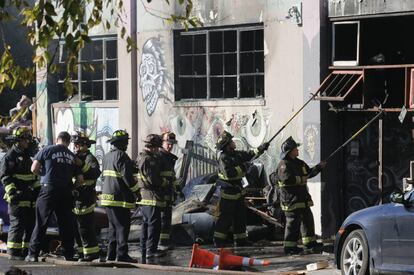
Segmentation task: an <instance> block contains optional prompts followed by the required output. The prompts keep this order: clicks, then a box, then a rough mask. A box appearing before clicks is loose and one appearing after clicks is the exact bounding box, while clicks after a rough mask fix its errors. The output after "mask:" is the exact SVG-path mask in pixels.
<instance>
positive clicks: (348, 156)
mask: <svg viewBox="0 0 414 275" xmlns="http://www.w3.org/2000/svg"><path fill="white" fill-rule="evenodd" d="M331 24H332V29H333V31H332V37H331V40H330V42H328V43H330V45H331V46H332V51H331V54H332V56H331V59H329V56H326V57H327V58H328V60H330V62H327V63H330V67H329V73H328V74H327V75H326V78H325V79H324V81H323V82H322V84H321V85H320V87H319V90H318V92H319V94H318V98H319V99H320V100H321V101H324V102H322V104H321V108H322V109H321V124H322V125H323V127H321V151H322V158H324V157H326V156H328V155H329V154H330V153H331V152H332V151H334V150H335V149H336V148H337V147H338V146H340V145H341V144H342V143H343V142H345V141H346V140H348V139H349V138H350V137H351V136H353V135H354V134H355V133H356V132H357V131H358V130H359V129H360V128H361V127H363V126H364V125H365V124H366V123H367V122H368V121H369V120H370V119H371V118H372V117H374V116H375V114H376V112H375V113H374V112H372V111H376V110H378V109H377V108H378V107H382V108H384V109H385V111H386V114H385V115H384V116H382V117H381V118H382V121H381V122H379V121H378V122H374V123H372V124H371V125H370V126H369V127H367V128H366V129H365V130H364V131H362V132H361V133H360V134H359V135H358V136H357V137H356V138H355V139H353V140H352V142H351V143H349V144H348V145H347V146H346V148H344V150H343V151H341V153H340V154H338V156H337V157H335V158H333V159H332V160H331V161H330V162H329V168H328V169H326V171H325V173H323V174H322V181H323V182H328V183H329V184H326V185H325V186H324V187H323V191H322V208H323V209H328V210H327V211H324V212H323V214H322V226H323V228H325V232H324V234H327V235H329V234H332V233H334V232H336V230H337V228H338V227H339V225H340V224H341V222H342V221H343V220H344V219H345V218H346V217H347V216H348V215H349V214H351V213H352V212H354V211H357V210H359V209H362V208H365V207H368V206H372V205H376V204H379V203H380V202H382V203H387V202H389V195H390V194H391V192H393V191H395V190H399V189H401V188H402V182H403V178H404V177H409V163H410V161H411V160H413V152H414V142H413V140H414V132H413V129H414V116H413V113H412V111H414V104H413V102H414V50H413V45H414V37H413V36H412V35H411V33H412V31H411V28H412V26H413V25H414V16H412V15H406V16H392V17H379V16H378V17H371V18H356V19H354V20H346V21H345V20H344V21H339V20H338V21H333V22H331ZM403 106H404V107H405V108H407V109H408V113H407V114H406V116H405V117H403V116H402V117H399V115H400V112H401V110H402V108H403ZM332 111H335V112H332ZM401 118H404V119H401ZM381 136H382V139H380V137H381ZM379 150H381V151H379ZM380 162H381V163H382V172H381V173H382V177H381V183H380V180H379V179H380V177H379V174H380V172H379V164H380ZM380 186H382V190H381V189H380Z"/></svg>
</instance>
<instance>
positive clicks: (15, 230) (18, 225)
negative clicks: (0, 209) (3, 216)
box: [7, 205, 35, 256]
mask: <svg viewBox="0 0 414 275" xmlns="http://www.w3.org/2000/svg"><path fill="white" fill-rule="evenodd" d="M9 217H10V227H9V233H8V236H7V252H8V254H9V255H12V256H26V254H27V250H28V248H29V242H30V236H31V235H32V231H33V227H34V223H35V210H34V208H32V207H19V206H17V205H9Z"/></svg>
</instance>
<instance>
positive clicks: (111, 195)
mask: <svg viewBox="0 0 414 275" xmlns="http://www.w3.org/2000/svg"><path fill="white" fill-rule="evenodd" d="M128 140H129V135H128V133H127V132H126V131H124V130H116V131H115V132H114V133H113V134H112V137H111V139H109V140H108V142H109V143H110V144H111V150H110V151H109V152H108V153H107V154H106V155H105V157H104V159H103V169H102V170H103V172H102V175H103V177H104V184H103V188H102V195H101V205H102V206H105V207H106V214H107V215H108V222H109V232H108V241H109V243H108V254H107V260H108V261H115V260H116V261H119V262H130V263H136V262H137V261H136V260H135V259H133V258H131V257H130V256H129V255H128V243H127V241H128V235H129V230H130V226H131V212H130V210H131V209H132V208H135V200H136V197H135V193H137V192H138V184H137V182H136V180H135V177H134V175H133V163H132V161H131V159H130V158H129V156H128V154H127V153H126V150H127V148H128Z"/></svg>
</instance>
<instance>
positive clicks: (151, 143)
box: [144, 134, 162, 147]
mask: <svg viewBox="0 0 414 275" xmlns="http://www.w3.org/2000/svg"><path fill="white" fill-rule="evenodd" d="M144 143H145V147H161V146H162V139H161V137H160V136H159V135H156V134H149V135H148V136H147V137H146V138H145V140H144Z"/></svg>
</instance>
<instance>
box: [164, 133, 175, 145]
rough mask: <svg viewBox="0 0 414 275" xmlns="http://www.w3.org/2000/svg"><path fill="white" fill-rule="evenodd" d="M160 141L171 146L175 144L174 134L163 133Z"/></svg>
mask: <svg viewBox="0 0 414 275" xmlns="http://www.w3.org/2000/svg"><path fill="white" fill-rule="evenodd" d="M161 137H162V141H167V142H169V143H171V144H176V143H177V140H176V139H175V134H174V133H173V132H164V133H162V134H161Z"/></svg>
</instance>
